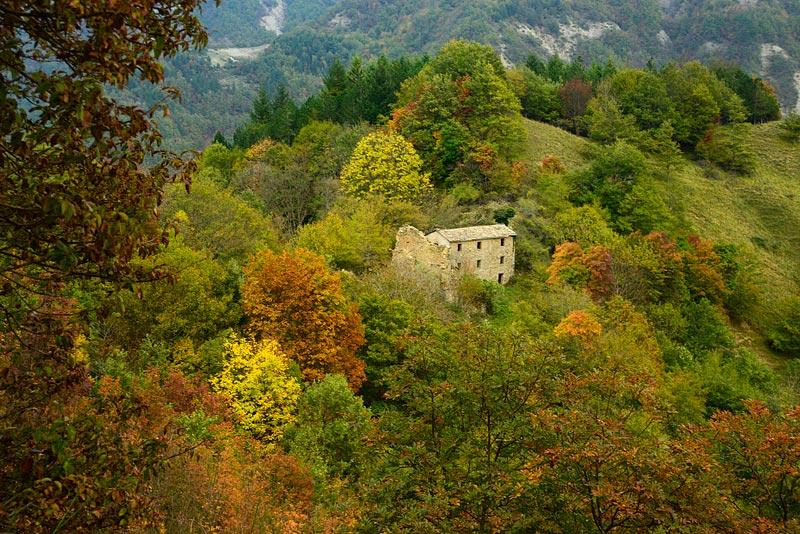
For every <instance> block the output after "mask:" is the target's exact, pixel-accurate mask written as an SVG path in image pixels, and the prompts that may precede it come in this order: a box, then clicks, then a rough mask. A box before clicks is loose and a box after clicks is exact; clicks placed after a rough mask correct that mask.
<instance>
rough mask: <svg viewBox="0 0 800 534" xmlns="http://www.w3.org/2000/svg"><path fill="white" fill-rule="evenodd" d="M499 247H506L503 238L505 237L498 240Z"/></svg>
mask: <svg viewBox="0 0 800 534" xmlns="http://www.w3.org/2000/svg"><path fill="white" fill-rule="evenodd" d="M500 246H501V247H504V246H506V238H505V237H501V238H500Z"/></svg>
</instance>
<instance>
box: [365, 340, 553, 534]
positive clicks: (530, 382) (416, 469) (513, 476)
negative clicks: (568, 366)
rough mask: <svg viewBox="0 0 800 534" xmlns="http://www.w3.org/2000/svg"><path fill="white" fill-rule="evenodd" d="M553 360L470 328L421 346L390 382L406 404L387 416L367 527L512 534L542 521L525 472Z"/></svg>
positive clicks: (522, 343) (523, 343) (531, 347)
mask: <svg viewBox="0 0 800 534" xmlns="http://www.w3.org/2000/svg"><path fill="white" fill-rule="evenodd" d="M551 358H552V355H551V354H549V353H548V352H547V351H546V350H545V349H542V348H540V347H537V346H536V345H535V344H533V343H532V342H531V341H530V340H529V339H527V338H525V337H524V336H519V335H503V334H501V333H500V332H493V331H491V330H484V329H480V328H478V327H473V326H470V325H464V326H463V327H461V328H455V329H452V330H450V331H445V332H439V333H438V334H433V335H431V334H429V335H427V336H425V337H424V338H421V339H418V340H417V341H416V342H415V343H413V345H412V346H411V347H409V351H408V357H407V359H406V360H405V361H404V362H403V363H402V364H401V365H400V366H398V367H397V368H396V370H395V372H394V373H393V374H392V376H391V377H390V379H389V384H390V389H389V392H388V396H389V398H390V399H393V400H395V401H397V402H399V403H401V405H402V407H403V408H402V410H393V411H390V412H386V413H384V414H383V416H382V417H381V419H380V426H379V428H378V433H377V434H376V436H375V438H376V439H374V440H373V441H374V443H375V445H374V446H375V449H374V452H373V456H374V457H375V458H376V460H378V462H377V465H376V467H375V469H376V471H375V475H374V476H375V477H376V482H377V483H375V484H373V485H372V486H371V487H370V491H369V492H368V493H367V494H365V495H364V498H365V499H366V500H367V502H368V503H370V505H371V506H369V507H368V508H367V514H366V515H365V517H364V520H363V521H362V524H361V530H360V531H362V532H375V531H386V532H409V531H414V532H475V531H478V532H480V531H484V532H491V531H493V530H494V531H511V530H512V529H513V526H514V525H519V524H524V522H525V521H526V520H527V519H526V518H527V517H529V516H530V515H531V514H534V515H535V510H532V509H531V508H530V507H529V502H528V501H527V500H526V499H525V498H524V496H523V495H522V494H521V491H520V490H521V489H522V488H523V487H524V485H523V484H524V480H525V479H524V477H523V476H522V473H521V472H520V470H521V468H522V466H523V463H524V458H525V457H526V450H527V447H528V444H530V442H531V440H530V436H531V434H532V433H534V432H535V428H533V427H532V426H531V425H530V422H529V419H528V416H527V413H528V411H529V410H531V409H535V407H537V406H540V405H542V404H544V403H546V402H547V400H546V399H547V398H548V397H547V396H548V391H547V381H548V379H549V376H550V374H549V373H550V371H552V368H551V365H552V363H553V360H552V359H551Z"/></svg>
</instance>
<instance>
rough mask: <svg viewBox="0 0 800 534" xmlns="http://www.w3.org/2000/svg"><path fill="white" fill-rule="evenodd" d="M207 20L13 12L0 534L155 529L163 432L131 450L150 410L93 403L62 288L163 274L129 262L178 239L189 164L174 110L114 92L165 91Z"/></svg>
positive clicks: (80, 7) (173, 10)
mask: <svg viewBox="0 0 800 534" xmlns="http://www.w3.org/2000/svg"><path fill="white" fill-rule="evenodd" d="M198 8H199V2H197V1H194V0H180V1H178V0H147V1H145V2H143V3H142V2H139V3H117V2H111V1H105V0H87V1H84V2H35V3H31V2H27V1H24V0H10V1H7V2H3V4H2V6H0V77H2V81H0V86H1V87H2V90H0V91H1V92H2V93H3V98H1V99H0V117H2V120H0V278H2V283H0V338H2V342H1V343H0V347H1V348H0V351H1V354H0V362H2V364H1V365H2V371H1V372H0V374H2V376H3V378H2V381H0V396H2V397H3V404H4V410H3V413H2V415H0V426H2V428H3V433H2V438H1V439H2V445H1V446H0V451H2V452H0V464H1V465H0V471H2V472H3V483H2V484H0V502H3V503H4V504H3V514H2V515H0V530H4V531H26V532H40V531H43V532H53V531H57V530H65V531H66V530H69V531H73V532H78V531H81V530H83V531H89V530H104V529H116V528H124V527H125V526H126V525H128V524H131V522H135V521H137V520H139V519H141V518H149V517H151V516H152V508H151V506H150V505H149V504H148V501H147V499H145V498H143V495H144V491H145V490H146V487H147V480H148V477H149V476H150V475H151V474H152V472H153V468H155V467H156V466H157V465H158V463H159V462H160V458H162V456H161V455H162V454H164V453H165V450H164V448H163V446H162V445H163V444H165V442H164V441H159V439H156V438H155V435H156V434H158V433H159V432H160V431H161V430H163V428H162V429H158V430H156V429H154V430H153V431H152V432H151V433H150V432H148V433H143V434H140V435H138V436H136V437H135V438H134V439H129V438H130V436H131V435H132V434H131V433H129V432H128V428H123V427H122V426H121V425H123V424H124V425H127V424H128V422H129V421H131V420H132V418H133V417H134V416H135V414H136V413H137V410H139V409H140V406H141V405H139V406H136V400H135V399H134V398H133V397H132V396H128V397H127V398H126V397H125V396H124V395H119V396H115V395H112V394H108V395H106V394H105V393H104V392H102V391H101V392H99V394H98V395H97V396H96V397H90V396H89V394H88V393H89V391H90V390H91V389H92V382H91V380H90V378H89V376H88V369H87V365H86V363H87V362H86V359H85V357H84V358H81V357H80V351H79V350H77V349H78V347H76V341H77V340H79V339H80V334H82V333H83V332H82V331H85V329H84V328H83V327H82V326H81V325H80V324H79V322H78V321H77V320H76V319H77V318H78V314H79V313H80V312H83V311H84V310H85V306H86V304H85V303H81V302H79V301H78V300H76V299H70V298H67V296H66V295H65V293H64V291H65V290H66V289H67V285H71V286H73V287H72V289H74V286H77V285H78V284H79V283H83V282H84V281H87V280H98V279H99V280H103V281H108V282H110V284H109V287H113V286H114V285H115V284H129V283H132V282H135V281H140V280H145V279H151V278H153V277H154V276H155V277H158V276H159V274H158V273H153V271H150V272H145V271H143V270H142V269H140V268H139V267H137V266H136V265H135V264H133V263H132V260H133V258H134V257H135V256H137V255H139V256H149V255H152V254H154V253H155V252H156V251H158V250H159V246H160V245H161V244H162V243H163V242H164V241H166V240H167V237H168V235H169V234H168V230H167V229H166V228H164V227H162V226H161V225H159V224H158V223H157V208H158V207H159V204H160V201H161V190H162V188H163V186H164V185H165V184H166V183H168V182H171V181H177V182H186V183H188V181H189V179H188V176H189V171H190V170H191V165H187V164H186V162H185V161H184V160H183V159H182V158H181V157H179V156H177V155H176V154H174V153H170V152H167V151H164V150H162V149H161V147H160V145H161V140H162V138H161V134H160V133H159V131H158V128H157V126H156V118H157V116H158V115H159V114H160V113H161V111H162V108H163V106H162V105H160V104H159V105H157V106H155V107H153V108H150V109H140V108H139V107H137V106H134V105H126V104H122V103H120V102H117V101H115V100H114V99H113V98H111V97H110V96H109V95H108V94H107V93H106V90H105V87H107V86H113V87H116V88H123V87H124V86H125V85H126V84H127V82H128V81H129V80H130V79H131V78H138V79H139V80H141V81H143V82H146V83H152V84H156V85H157V84H161V83H162V82H163V81H164V70H163V66H162V65H161V63H160V60H161V59H162V58H165V57H172V56H175V54H177V53H178V52H179V51H183V50H188V49H190V48H199V47H201V46H203V45H204V44H205V43H206V39H207V35H206V32H205V30H204V28H203V26H202V24H201V22H200V20H199V19H198V17H197V15H198V13H197V11H196V10H197V9H198ZM175 94H176V91H175V90H172V89H168V90H167V95H166V96H169V95H175ZM11 377H13V378H11ZM114 410H117V411H116V413H115V414H114ZM104 412H105V413H106V414H109V417H107V418H106V417H98V415H100V414H103V413H104ZM159 435H161V434H159ZM168 435H169V432H167V433H164V434H163V436H168ZM177 452H178V451H173V453H177ZM170 454H171V453H170ZM37 461H41V462H42V463H40V464H38V466H37V465H35V464H36V462H37ZM112 464H113V465H112ZM25 465H27V466H29V468H24V467H23V468H20V466H25ZM20 521H21V522H20Z"/></svg>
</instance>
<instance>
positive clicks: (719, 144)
mask: <svg viewBox="0 0 800 534" xmlns="http://www.w3.org/2000/svg"><path fill="white" fill-rule="evenodd" d="M748 139H749V130H748V129H747V125H746V124H741V125H736V126H734V127H725V128H722V127H720V128H716V129H715V130H714V131H713V132H709V133H708V135H706V136H705V137H704V138H703V139H702V140H701V141H700V142H699V143H698V145H697V154H698V155H699V156H700V157H702V158H704V159H706V160H708V161H710V162H712V163H716V164H717V165H719V166H720V167H722V168H723V169H726V170H729V171H733V172H735V173H738V174H745V175H746V174H752V173H753V172H754V171H755V168H756V155H755V153H754V152H753V151H752V149H750V147H749V146H748V144H747V141H748Z"/></svg>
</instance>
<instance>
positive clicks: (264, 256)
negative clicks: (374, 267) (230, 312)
mask: <svg viewBox="0 0 800 534" xmlns="http://www.w3.org/2000/svg"><path fill="white" fill-rule="evenodd" d="M244 272H245V276H246V279H245V282H244V287H243V289H242V293H243V304H244V309H245V314H246V315H247V317H248V319H249V329H250V332H251V333H252V334H253V335H254V336H255V337H256V338H257V339H264V338H271V339H275V340H277V341H278V342H279V343H280V344H281V347H283V349H284V350H285V351H286V353H287V354H288V355H289V357H290V358H292V359H293V360H295V361H297V363H298V364H299V365H300V369H301V370H302V372H303V377H304V378H305V379H306V380H308V381H315V380H322V379H324V378H325V375H326V374H343V375H344V376H345V377H346V378H347V382H348V384H349V385H350V387H351V388H352V389H353V390H354V391H357V390H358V388H359V387H360V386H361V383H362V382H363V381H364V380H365V375H364V368H365V364H364V362H363V361H362V360H360V359H358V358H356V356H355V354H356V351H357V350H358V348H359V347H361V346H362V345H363V344H364V328H363V326H362V325H361V316H360V315H359V314H358V311H357V309H356V305H355V304H353V303H349V302H347V299H345V297H344V295H343V294H342V288H341V279H340V277H339V275H338V274H331V273H329V272H328V269H327V268H326V266H325V259H324V258H323V257H322V256H319V255H317V254H314V253H313V252H310V251H308V250H306V249H303V248H300V249H297V250H295V251H294V252H283V253H282V254H280V255H276V254H274V253H273V252H272V251H269V250H264V251H262V252H261V253H259V254H257V255H256V256H255V257H254V258H253V261H252V262H251V263H250V265H249V266H248V267H247V268H246V269H244Z"/></svg>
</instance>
